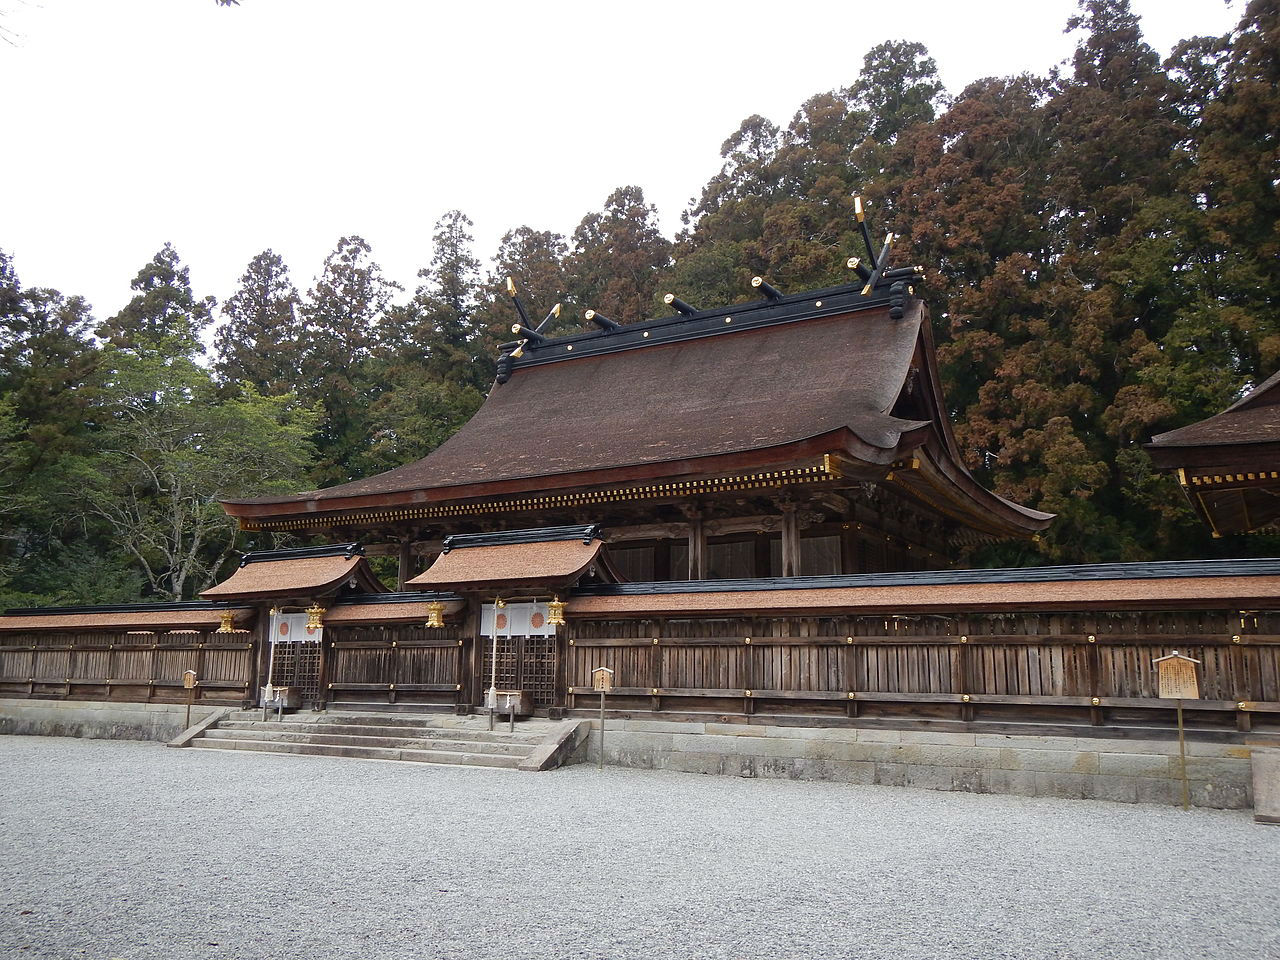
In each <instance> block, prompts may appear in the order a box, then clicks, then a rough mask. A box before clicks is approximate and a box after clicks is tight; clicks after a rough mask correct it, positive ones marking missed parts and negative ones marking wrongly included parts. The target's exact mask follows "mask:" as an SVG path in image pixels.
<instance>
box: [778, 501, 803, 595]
mask: <svg viewBox="0 0 1280 960" xmlns="http://www.w3.org/2000/svg"><path fill="white" fill-rule="evenodd" d="M782 575H783V576H784V577H796V576H799V575H800V525H799V523H797V521H796V505H795V504H794V503H784V504H782Z"/></svg>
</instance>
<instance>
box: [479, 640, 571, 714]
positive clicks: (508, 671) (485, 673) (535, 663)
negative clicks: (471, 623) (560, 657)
mask: <svg viewBox="0 0 1280 960" xmlns="http://www.w3.org/2000/svg"><path fill="white" fill-rule="evenodd" d="M480 643H482V644H483V645H484V660H483V668H482V670H481V674H480V678H479V679H480V690H481V697H480V701H481V702H482V703H483V702H484V696H483V692H484V691H486V690H488V689H489V684H490V683H492V682H493V676H494V674H493V646H494V644H493V640H492V639H489V638H483V637H482V638H481V639H480ZM497 647H498V672H497V687H498V689H499V690H527V691H529V693H530V694H532V695H533V705H534V706H535V707H538V708H541V709H545V708H547V707H551V706H555V705H556V704H557V703H558V702H559V701H558V700H557V698H556V638H555V637H554V636H550V637H499V638H498V644H497Z"/></svg>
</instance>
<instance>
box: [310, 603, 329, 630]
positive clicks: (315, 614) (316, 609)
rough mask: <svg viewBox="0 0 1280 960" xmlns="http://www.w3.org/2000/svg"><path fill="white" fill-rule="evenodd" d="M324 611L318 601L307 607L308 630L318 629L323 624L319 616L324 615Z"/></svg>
mask: <svg viewBox="0 0 1280 960" xmlns="http://www.w3.org/2000/svg"><path fill="white" fill-rule="evenodd" d="M324 612H325V611H324V607H322V606H320V604H318V603H313V604H312V605H311V606H309V607H307V629H308V630H318V629H319V628H320V627H322V626H324V624H322V623H321V622H320V618H321V617H323V616H324Z"/></svg>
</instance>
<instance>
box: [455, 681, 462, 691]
mask: <svg viewBox="0 0 1280 960" xmlns="http://www.w3.org/2000/svg"><path fill="white" fill-rule="evenodd" d="M453 689H455V690H461V689H462V684H460V683H457V684H454V687H453Z"/></svg>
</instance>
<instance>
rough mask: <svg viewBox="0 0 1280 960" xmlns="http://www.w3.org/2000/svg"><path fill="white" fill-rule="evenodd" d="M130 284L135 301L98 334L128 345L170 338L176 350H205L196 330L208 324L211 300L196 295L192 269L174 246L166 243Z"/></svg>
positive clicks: (141, 345) (145, 344)
mask: <svg viewBox="0 0 1280 960" xmlns="http://www.w3.org/2000/svg"><path fill="white" fill-rule="evenodd" d="M131 286H132V288H133V290H134V296H133V299H131V300H130V301H129V302H128V303H127V304H126V305H125V307H124V309H123V310H121V311H120V312H119V313H117V314H116V315H115V316H114V317H112V318H111V319H110V320H107V321H106V322H105V323H104V324H102V326H101V327H99V328H98V331H97V334H98V336H99V337H100V338H102V339H103V340H105V341H107V342H109V343H111V344H113V345H114V346H117V347H121V348H126V349H146V348H147V347H149V346H152V345H155V344H159V343H166V342H171V343H172V345H173V347H174V349H180V350H184V351H185V350H197V351H201V352H202V351H203V349H204V348H203V344H202V343H201V341H200V333H201V331H203V330H204V328H205V327H206V326H207V325H208V323H209V320H210V317H211V316H212V311H213V306H214V301H213V298H212V297H206V298H204V299H203V300H200V299H197V298H196V296H195V294H194V293H193V292H192V289H191V271H190V270H189V269H187V267H185V266H184V265H183V264H182V260H181V258H180V257H179V256H178V252H177V251H176V250H175V249H174V248H173V244H170V243H166V244H165V245H164V246H163V247H162V248H161V249H160V251H159V252H158V253H156V255H155V256H154V257H152V258H151V260H150V262H148V263H147V264H146V266H144V267H143V268H142V269H141V270H140V271H138V275H137V276H136V277H134V279H133V283H132V284H131Z"/></svg>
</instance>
